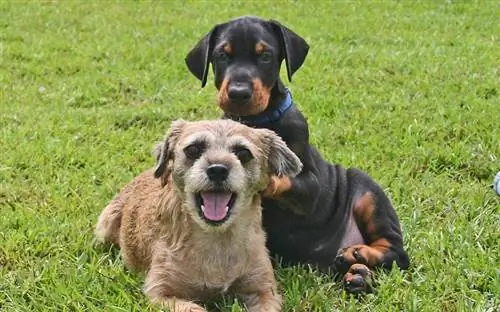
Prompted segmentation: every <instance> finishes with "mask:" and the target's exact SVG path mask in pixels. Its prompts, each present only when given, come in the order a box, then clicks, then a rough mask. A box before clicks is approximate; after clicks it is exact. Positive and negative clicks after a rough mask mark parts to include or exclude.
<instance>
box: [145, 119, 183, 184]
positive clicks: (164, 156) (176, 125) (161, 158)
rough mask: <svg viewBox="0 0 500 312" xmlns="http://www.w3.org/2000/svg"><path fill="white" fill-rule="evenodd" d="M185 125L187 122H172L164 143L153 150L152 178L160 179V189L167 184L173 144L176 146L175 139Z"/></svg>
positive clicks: (170, 168)
mask: <svg viewBox="0 0 500 312" xmlns="http://www.w3.org/2000/svg"><path fill="white" fill-rule="evenodd" d="M186 123H187V122H186V121H184V120H182V119H179V120H176V121H173V122H172V124H171V125H170V129H169V130H168V131H167V135H166V136H165V140H164V142H163V143H159V144H157V145H156V146H155V148H154V150H153V153H154V154H155V156H156V167H155V171H154V177H155V178H161V186H162V187H163V186H165V184H167V180H168V177H169V175H170V173H171V171H172V164H170V161H172V160H173V159H174V148H175V144H177V139H178V138H179V135H180V134H181V132H182V130H183V128H184V126H185V125H186Z"/></svg>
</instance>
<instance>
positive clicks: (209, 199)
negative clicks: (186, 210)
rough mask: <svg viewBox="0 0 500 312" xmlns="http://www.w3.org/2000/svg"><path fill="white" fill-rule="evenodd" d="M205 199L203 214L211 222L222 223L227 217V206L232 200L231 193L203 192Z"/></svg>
mask: <svg viewBox="0 0 500 312" xmlns="http://www.w3.org/2000/svg"><path fill="white" fill-rule="evenodd" d="M200 195H201V198H202V199H203V206H204V208H202V210H203V214H204V215H205V218H207V219H208V220H211V221H220V220H222V219H224V217H226V215H227V211H228V209H227V206H228V204H229V201H230V200H231V193H222V192H201V194H200Z"/></svg>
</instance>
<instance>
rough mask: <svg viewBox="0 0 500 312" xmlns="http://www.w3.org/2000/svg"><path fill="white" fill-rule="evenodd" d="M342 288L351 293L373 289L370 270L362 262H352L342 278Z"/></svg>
mask: <svg viewBox="0 0 500 312" xmlns="http://www.w3.org/2000/svg"><path fill="white" fill-rule="evenodd" d="M342 282H343V285H344V288H345V290H346V291H347V292H349V293H352V294H359V293H367V292H372V291H373V274H372V271H371V270H370V269H369V268H368V267H367V266H366V265H364V264H359V263H356V264H353V265H351V267H350V268H349V271H347V273H346V274H345V275H344V278H343V280H342Z"/></svg>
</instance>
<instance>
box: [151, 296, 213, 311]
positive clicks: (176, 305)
mask: <svg viewBox="0 0 500 312" xmlns="http://www.w3.org/2000/svg"><path fill="white" fill-rule="evenodd" d="M152 302H153V303H154V304H157V305H159V306H161V307H164V308H167V309H168V310H167V311H169V312H207V310H206V309H205V308H203V307H202V306H200V305H197V304H196V303H194V302H191V301H187V300H182V299H177V298H163V299H153V300H152Z"/></svg>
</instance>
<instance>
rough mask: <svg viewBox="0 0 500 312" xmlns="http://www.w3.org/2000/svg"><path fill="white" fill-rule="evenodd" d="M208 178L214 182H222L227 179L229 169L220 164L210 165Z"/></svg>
mask: <svg viewBox="0 0 500 312" xmlns="http://www.w3.org/2000/svg"><path fill="white" fill-rule="evenodd" d="M207 175H208V178H209V179H210V180H212V181H214V182H222V181H224V180H226V179H227V176H228V175H229V169H228V168H227V167H226V166H224V165H220V164H215V165H210V166H208V168H207Z"/></svg>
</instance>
